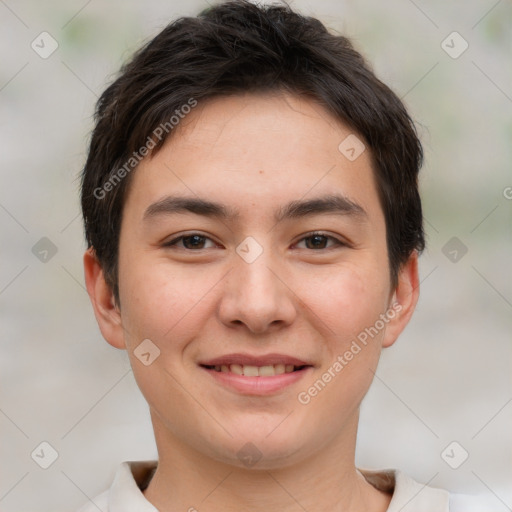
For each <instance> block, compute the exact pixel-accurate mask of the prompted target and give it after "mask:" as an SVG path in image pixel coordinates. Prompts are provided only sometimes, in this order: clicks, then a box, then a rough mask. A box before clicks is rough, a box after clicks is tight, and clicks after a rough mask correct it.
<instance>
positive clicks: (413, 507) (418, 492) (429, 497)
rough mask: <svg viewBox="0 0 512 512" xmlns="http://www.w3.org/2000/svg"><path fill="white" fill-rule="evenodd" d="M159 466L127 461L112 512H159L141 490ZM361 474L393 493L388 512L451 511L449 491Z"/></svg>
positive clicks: (387, 473) (394, 475)
mask: <svg viewBox="0 0 512 512" xmlns="http://www.w3.org/2000/svg"><path fill="white" fill-rule="evenodd" d="M156 466H157V462H156V461H140V462H123V463H122V464H121V465H120V467H119V469H118V471H117V473H116V476H115V479H114V482H113V484H112V487H111V488H110V492H109V509H108V510H109V512H158V509H156V508H155V507H154V506H153V505H152V504H151V503H150V502H149V501H148V500H147V499H146V498H145V497H144V494H143V493H142V491H141V487H142V488H144V487H145V486H147V484H148V483H149V480H150V479H151V477H152V475H153V473H154V471H155V469H156ZM360 472H361V474H362V475H363V476H364V477H365V479H366V480H367V481H368V482H369V483H370V484H371V485H373V486H374V487H375V488H377V489H379V490H380V491H383V492H388V493H393V497H392V499H391V502H390V504H389V507H388V510H387V512H448V507H449V493H448V492H447V491H444V490H441V489H435V488H433V487H427V486H426V485H422V484H420V483H418V482H416V481H415V480H413V479H412V478H410V477H409V476H407V475H405V474H404V473H402V472H400V471H395V470H389V469H388V470H382V471H369V470H360Z"/></svg>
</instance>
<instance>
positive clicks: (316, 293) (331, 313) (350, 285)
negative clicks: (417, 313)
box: [300, 262, 389, 351]
mask: <svg viewBox="0 0 512 512" xmlns="http://www.w3.org/2000/svg"><path fill="white" fill-rule="evenodd" d="M388 294H389V280H388V275H387V273H386V269H383V268H382V267H381V266H379V265H365V266H364V267H363V266H361V265H360V263H357V262H355V263H347V264H344V265H343V266H340V267H338V268H330V269H328V270H325V271H320V270H319V271H318V272H317V273H316V275H315V273H310V275H309V277H308V279H307V281H306V282H305V283H304V284H303V286H302V287H301V292H300V297H301V299H302V300H303V302H304V303H305V305H306V306H307V307H309V308H310V309H311V311H312V312H313V314H314V316H316V317H318V321H319V322H321V323H323V326H324V328H323V331H324V334H325V336H326V339H328V340H330V343H329V345H330V348H331V349H335V350H342V349H344V347H345V346H346V344H347V343H348V342H349V341H351V340H353V339H355V338H356V337H357V336H358V334H359V333H360V332H361V331H362V330H364V329H365V328H366V327H369V326H371V325H373V324H374V323H375V321H376V320H377V319H378V318H379V315H380V314H381V313H383V312H384V311H385V308H386V306H387V297H388ZM314 316H313V318H314ZM331 351H332V350H331Z"/></svg>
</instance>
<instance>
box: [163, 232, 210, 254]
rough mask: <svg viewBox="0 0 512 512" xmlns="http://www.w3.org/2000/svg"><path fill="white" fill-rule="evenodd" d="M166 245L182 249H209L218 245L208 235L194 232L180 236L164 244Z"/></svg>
mask: <svg viewBox="0 0 512 512" xmlns="http://www.w3.org/2000/svg"><path fill="white" fill-rule="evenodd" d="M164 247H178V248H180V249H189V250H194V249H209V248H211V247H216V244H215V242H214V241H213V240H212V239H211V238H208V237H207V236H204V235H200V234H198V233H193V234H190V235H182V236H179V237H177V238H175V239H173V240H171V241H169V242H166V243H165V244H164Z"/></svg>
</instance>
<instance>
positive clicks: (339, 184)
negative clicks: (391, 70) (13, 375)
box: [82, 1, 453, 512]
mask: <svg viewBox="0 0 512 512" xmlns="http://www.w3.org/2000/svg"><path fill="white" fill-rule="evenodd" d="M421 158H422V150H421V145H420V143H419V141H418V138H417V136H416V133H415V130H414V126H413V123H412V122H411V120H410V118H409V116H408V114H407V112H406V111H405V109H404V107H403V105H402V104H401V102H400V101H399V99H398V98H397V97H396V96H395V95H394V94H393V93H392V92H391V91H390V90H389V89H388V88H387V87H386V86H385V85H384V84H382V83H381V82H380V81H379V80H378V79H377V78H376V77H375V76H374V75H373V74H372V72H371V71H370V70H369V69H368V67H367V66H366V64H365V63H364V61H363V59H362V57H361V56H360V55H359V54H358V53H357V52H356V51H355V50H354V49H353V48H352V46H351V44H350V42H349V41H348V40H347V39H346V38H344V37H341V36H335V35H331V34H330V33H328V32H327V31H326V29H325V28H324V26H323V25H322V24H321V23H320V22H319V21H318V20H316V19H312V18H305V17H302V16H300V15H299V14H296V13H294V12H293V11H292V10H290V9H289V8H288V7H286V6H272V7H270V6H266V7H258V6H256V5H253V4H251V3H248V2H245V1H234V2H227V3H223V4H219V5H217V6H215V7H211V8H209V9H208V10H206V11H204V12H202V13H201V14H200V15H199V16H198V17H196V18H182V19H179V20H177V21H176V22H174V23H172V24H171V25H169V26H168V27H167V28H165V29H164V30H163V31H162V32H161V33H160V34H159V35H158V36H156V37H155V38H154V39H153V40H152V41H151V42H150V43H149V44H147V45H146V46H145V47H144V48H142V49H141V50H140V51H139V52H138V53H137V54H136V55H135V57H134V58H133V60H132V61H131V62H130V63H128V64H127V65H126V66H125V67H124V68H123V70H122V73H121V75H120V77H119V78H118V79H117V80H116V81H115V82H114V83H113V84H112V85H111V86H110V87H109V88H108V89H107V90H106V91H105V92H104V94H103V95H102V97H101V98H100V100H99V103H98V109H97V124H96V127H95V129H94V132H93V135H92V140H91V144H90V150H89V156H88V159H87V163H86V165H85V168H84V171H83V181H82V208H83V215H84V221H85V231H86V237H87V241H88V246H89V248H88V250H87V252H86V254H85V256H84V266H85V277H86V283H87V289H88V292H89V295H90V297H91V301H92V304H93V307H94V312H95V315H96V318H97V321H98V324H99V326H100V329H101V332H102V334H103V336H104V337H105V339H106V340H107V341H108V342H109V343H110V344H111V345H113V346H114V347H116V348H120V349H126V350H127V352H128V355H129V357H130V361H131V364H132V368H133V372H134V375H135V378H136V380H137V383H138V385H139V387H140V389H141V391H142V393H143V395H144V396H145V398H146V400H147V402H148V404H149V407H150V413H151V418H152V423H153V427H154V432H155V438H156V443H157V448H158V454H159V460H158V463H157V462H156V461H155V462H140V463H133V462H132V463H124V464H123V465H122V466H121V467H120V469H119V471H118V473H117V476H116V479H115V481H114V483H113V486H112V488H111V489H110V491H109V492H106V493H104V494H102V495H101V496H100V497H98V498H97V499H96V500H95V503H89V504H87V505H85V507H84V508H83V509H82V510H83V511H89V510H91V511H92V510H97V509H98V507H99V508H100V509H101V510H109V511H110V512H131V511H154V510H159V511H161V512H171V511H173V512H174V511H179V510H183V511H187V510H188V511H194V510H198V511H200V512H203V511H211V512H216V511H220V510H223V511H225V510H250V511H260V510H265V511H268V510H279V511H284V512H286V511H296V510H307V511H310V512H313V511H320V510H322V511H323V510H333V511H334V510H343V511H345V512H349V511H362V510H364V511H369V512H383V511H386V510H387V511H389V512H391V511H393V512H397V511H398V510H401V511H402V512H406V511H414V512H420V511H426V510H428V511H429V512H436V511H439V512H441V511H446V510H448V507H449V501H450V497H449V495H448V493H447V492H445V491H442V490H438V489H433V488H429V487H425V486H423V485H421V484H419V483H416V482H414V481H413V480H412V479H410V478H409V477H407V476H405V475H404V474H402V473H400V472H398V471H377V472H370V471H363V470H359V469H357V468H356V467H355V462H354V452H355V443H356V434H357V426H358V411H359V406H360V404H361V401H362V399H363V397H364V396H365V394H366V392H367V391H368V388H369V386H370V383H371V381H372V378H373V374H374V371H375V369H376V367H377V363H378V360H379V355H380V352H381V349H382V348H384V347H388V346H390V345H392V344H393V343H394V342H395V340H396V339H397V337H398V336H399V334H400V333H401V332H402V330H403V329H404V327H405V326H406V325H407V323H408V321H409V319H410V317H411V315H412V313H413V311H414V308H415V305H416V301H417V298H418V293H419V291H418V267H417V258H418V253H419V252H421V250H422V249H423V246H424V239H423V229H422V214H421V203H420V198H419V195H418V187H417V175H418V171H419V167H420V164H421ZM451 510H453V509H451Z"/></svg>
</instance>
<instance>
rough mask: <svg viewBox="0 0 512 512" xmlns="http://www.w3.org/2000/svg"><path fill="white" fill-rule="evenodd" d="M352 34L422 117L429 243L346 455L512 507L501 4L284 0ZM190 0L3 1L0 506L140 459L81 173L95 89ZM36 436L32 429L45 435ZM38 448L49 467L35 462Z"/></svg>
mask: <svg viewBox="0 0 512 512" xmlns="http://www.w3.org/2000/svg"><path fill="white" fill-rule="evenodd" d="M291 5H292V6H293V7H294V8H296V9H297V10H299V11H301V12H302V13H304V14H310V15H314V16H317V17H320V19H322V20H323V21H324V23H325V24H326V25H327V26H328V27H330V28H331V29H332V30H334V31H338V32H340V33H342V34H344V35H347V36H349V37H351V38H352V39H353V42H354V44H355V46H356V48H357V49H358V50H360V51H361V52H362V53H363V54H364V55H365V56H366V57H367V58H368V60H369V61H370V62H371V63H372V64H373V67H374V70H375V72H376V74H377V75H378V76H379V77H380V78H381V79H382V80H383V81H384V82H386V83H387V84H388V85H390V86H391V87H392V88H393V89H394V90H395V91H396V92H397V94H398V95H399V96H400V97H402V98H403V100H404V102H405V103H406V105H407V106H408V108H409V109H410V112H411V115H412V117H413V118H414V119H415V121H416V122H417V123H418V127H419V131H420V134H421V138H422V140H423V143H424V147H425V153H426V159H425V165H424V168H423V171H422V177H421V189H422V194H423V200H424V209H425V227H426V232H427V237H428V248H427V250H426V251H425V253H424V255H423V256H422V258H421V279H422V285H421V286H422V288H421V298H420V302H419V305H418V309H417V312H416V314H415V316H414V318H413V320H412V322H411V324H410V326H409V327H408V328H407V330H406V331H405V333H404V334H403V335H402V337H401V338H400V340H399V342H398V343H397V344H395V346H394V347H392V348H390V349H388V350H386V351H385V352H384V354H383V358H382V361H381V364H380V366H379V370H378V372H377V376H376V378H375V381H374V384H373V387H372V389H371V391H370V393H369V395H368V396H367V398H366V400H365V402H364V404H363V407H362V414H361V426H360V436H359V441H358V452H357V463H358V464H359V466H361V467H366V468H383V467H393V468H400V469H402V470H403V471H406V472H407V473H409V474H410V475H412V476H413V477H414V478H416V479H417V480H419V481H422V482H425V483H427V482H429V485H432V486H437V487H443V488H446V489H449V490H451V491H453V492H464V493H485V494H487V495H488V498H489V500H490V503H491V504H492V506H491V507H490V508H489V510H492V511H496V512H500V511H506V510H512V487H511V485H510V483H511V482H512V440H511V436H510V431H511V429H510V425H511V423H512V421H511V420H512V383H511V375H512V372H511V366H512V346H511V330H512V329H511V328H512V271H511V261H512V257H511V256H512V229H511V227H512V226H511V218H512V172H511V164H510V162H511V161H512V154H511V153H512V150H511V147H512V145H511V140H512V116H511V113H512V85H511V84H512V67H511V56H512V55H511V54H512V43H511V41H512V31H511V26H512V24H511V22H512V5H511V3H510V2H508V1H506V0H502V1H496V0H472V1H469V2H468V1H452V2H444V1H441V0H431V1H429V2H427V1H422V0H415V1H412V0H408V1H407V0H389V1H387V2H380V1H378V0H358V1H353V0H352V1H351V0H338V1H334V0H315V1H313V0H310V1H307V0H295V1H293V2H291ZM206 6H207V3H206V2H204V1H198V0H188V1H184V0H179V1H178V0H170V1H166V2H164V1H157V0H146V1H145V2H140V1H135V0H124V1H121V0H112V1H109V2H106V1H100V0H89V1H87V0H68V1H66V2H64V1H61V0H53V1H52V2H38V1H36V0H20V1H17V2H15V1H14V0H0V27H1V29H0V40H1V43H2V44H1V62H2V66H1V68H0V111H1V116H0V137H1V141H2V143H1V144H2V153H1V167H0V173H1V187H0V229H1V258H0V261H1V265H0V304H1V306H0V307H1V310H0V315H1V322H0V336H1V338H0V340H1V341H0V342H1V357H0V383H1V395H0V435H1V441H0V509H1V510H2V511H4V512H13V511H16V512H18V511H36V510H37V511H48V512H49V511H52V512H60V511H71V510H75V509H76V508H78V507H79V506H80V505H82V504H83V503H84V502H86V501H87V500H88V499H89V498H93V497H95V496H96V495H97V494H99V493H100V492H101V491H103V490H104V489H106V488H107V487H108V486H110V483H111V480H112V478H113V475H114V472H115V470H116V467H117V465H118V464H119V463H120V462H121V461H124V460H139V459H140V460H141V459H154V458H156V449H155V445H154V440H153V435H152V429H151V425H150V420H149V413H148V408H147V405H146V403H145V402H144V400H143V399H142V396H141V394H140V392H139V391H138V389H137V387H136V385H135V383H134V379H133V375H132V373H131V371H130V367H129V363H128V358H127V355H126V353H125V352H123V351H118V350H116V349H114V348H112V347H111V346H110V345H108V344H107V343H106V342H105V341H103V339H102V337H101V335H100V333H99V330H98V328H97V325H96V322H95V320H94V317H93V313H92V309H91V307H90V304H89V299H88V297H87V294H86V292H85V289H84V282H83V271H82V259H81V258H82V253H83V251H84V248H85V245H84V242H83V235H82V226H81V215H80V213H79V200H78V179H77V176H78V173H79V171H80V169H81V167H82V165H83V163H84V160H85V156H86V147H87V142H88V136H89V133H90V130H91V128H92V113H93V110H94V104H95V101H96V100H97V97H98V96H99V94H101V92H102V91H103V90H104V88H105V86H106V85H107V84H108V83H109V82H110V81H111V80H112V79H113V77H114V76H115V73H116V72H117V71H118V69H119V67H120V65H121V64H122V63H123V62H124V61H125V60H126V59H127V58H128V57H129V56H130V55H131V53H132V52H133V51H134V50H135V49H137V48H138V47H139V46H140V44H141V43H142V42H143V41H145V40H147V39H148V38H151V37H153V36H154V35H156V33H158V32H159V31H160V30H161V29H162V28H163V27H164V26H165V25H166V24H167V23H168V22H169V21H170V20H172V19H174V18H176V17H177V16H180V15H187V14H189V15H193V14H197V12H199V11H200V10H201V9H203V8H205V7H206ZM41 443H43V444H41ZM45 466H47V468H46V469H45Z"/></svg>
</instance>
